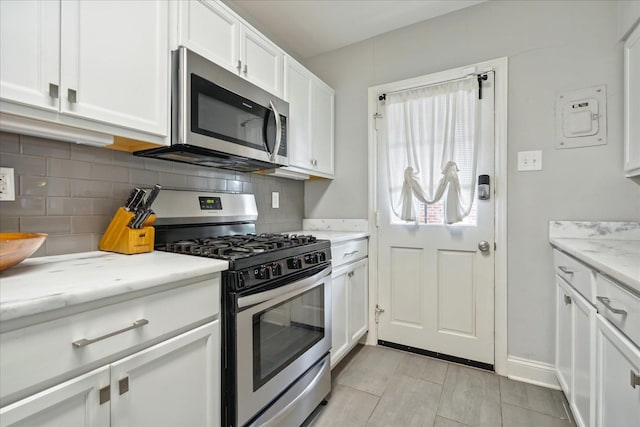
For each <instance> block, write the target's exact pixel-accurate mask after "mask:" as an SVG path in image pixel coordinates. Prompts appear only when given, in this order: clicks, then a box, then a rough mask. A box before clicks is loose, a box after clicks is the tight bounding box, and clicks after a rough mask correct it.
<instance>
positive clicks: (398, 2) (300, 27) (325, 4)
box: [225, 0, 485, 59]
mask: <svg viewBox="0 0 640 427" xmlns="http://www.w3.org/2000/svg"><path fill="white" fill-rule="evenodd" d="M483 1H485V0H474V1H471V0H469V1H463V0H226V1H225V3H226V4H227V5H229V6H230V7H231V8H232V9H234V10H235V11H236V12H238V13H239V14H240V15H242V16H243V17H244V18H245V19H246V20H247V21H249V23H251V24H252V25H254V26H255V27H256V28H257V29H258V30H260V31H262V32H263V33H265V35H266V36H268V37H269V38H270V39H272V40H273V41H275V42H276V43H277V44H279V45H280V46H281V47H282V48H283V49H285V50H287V51H288V53H290V54H291V55H293V56H296V57H298V58H300V59H304V58H309V57H312V56H315V55H318V54H321V53H323V52H328V51H331V50H334V49H338V48H341V47H344V46H347V45H350V44H352V43H355V42H358V41H361V40H366V39H368V38H371V37H374V36H377V35H379V34H383V33H386V32H389V31H392V30H395V29H397V28H402V27H406V26H407V25H411V24H415V23H416V22H420V21H424V20H427V19H430V18H434V17H436V16H440V15H444V14H447V13H449V12H453V11H455V10H458V9H463V8H465V7H469V6H474V5H476V4H478V3H482V2H483Z"/></svg>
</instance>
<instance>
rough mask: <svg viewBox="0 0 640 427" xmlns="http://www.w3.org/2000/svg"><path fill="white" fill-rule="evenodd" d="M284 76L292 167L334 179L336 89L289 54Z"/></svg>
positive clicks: (290, 164)
mask: <svg viewBox="0 0 640 427" xmlns="http://www.w3.org/2000/svg"><path fill="white" fill-rule="evenodd" d="M284 75H285V90H284V96H285V99H286V100H287V101H288V102H289V139H288V143H289V166H290V169H292V170H297V169H304V172H306V173H309V174H311V175H315V176H321V177H324V178H333V173H334V167H333V120H334V91H333V89H331V88H330V87H329V86H327V85H326V84H325V83H323V82H322V81H321V80H320V79H318V78H317V77H316V76H314V75H313V74H312V73H311V72H309V71H308V70H307V69H306V68H304V67H303V66H302V65H300V64H299V63H298V62H296V61H295V60H293V59H292V58H290V57H288V56H287V57H286V58H285V72H284Z"/></svg>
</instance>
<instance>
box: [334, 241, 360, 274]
mask: <svg viewBox="0 0 640 427" xmlns="http://www.w3.org/2000/svg"><path fill="white" fill-rule="evenodd" d="M367 243H368V239H360V240H350V241H348V242H344V243H340V244H337V245H335V246H331V265H332V266H333V268H336V267H338V266H340V265H342V264H346V263H348V262H353V261H356V260H359V259H362V258H366V257H367V247H368V244H367Z"/></svg>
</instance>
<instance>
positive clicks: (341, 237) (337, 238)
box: [286, 230, 369, 245]
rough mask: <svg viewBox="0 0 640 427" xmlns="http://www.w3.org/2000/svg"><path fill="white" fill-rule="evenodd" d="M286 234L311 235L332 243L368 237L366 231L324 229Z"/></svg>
mask: <svg viewBox="0 0 640 427" xmlns="http://www.w3.org/2000/svg"><path fill="white" fill-rule="evenodd" d="M286 234H290V235H291V234H304V235H311V236H314V237H315V238H317V239H319V240H329V241H331V244H332V245H335V244H337V243H343V242H348V241H350V240H358V239H366V238H368V237H369V232H368V231H325V230H298V231H291V232H286Z"/></svg>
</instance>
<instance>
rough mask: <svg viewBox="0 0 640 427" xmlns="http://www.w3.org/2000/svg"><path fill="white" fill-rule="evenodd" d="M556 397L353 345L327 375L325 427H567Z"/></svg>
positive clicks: (320, 422)
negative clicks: (329, 383) (329, 389)
mask: <svg viewBox="0 0 640 427" xmlns="http://www.w3.org/2000/svg"><path fill="white" fill-rule="evenodd" d="M565 406H566V407H567V408H568V405H567V404H566V400H565V399H564V395H563V394H562V392H560V391H556V390H550V389H546V388H543V387H538V386H534V385H531V384H526V383H521V382H517V381H512V380H510V379H508V378H505V377H501V376H498V375H495V374H492V373H490V372H487V371H483V370H479V369H474V368H469V367H466V366H462V365H457V364H454V363H448V362H445V361H441V360H438V359H432V358H429V357H426V356H419V355H415V354H411V353H405V352H402V351H398V350H394V349H390V348H386V347H380V346H377V347H372V346H359V347H358V348H356V349H355V350H354V351H353V352H352V353H351V354H350V355H349V356H347V359H345V360H343V361H342V362H341V363H340V364H339V365H338V366H337V367H336V368H335V369H334V370H333V372H332V392H331V395H330V397H329V403H328V404H327V405H326V406H324V407H322V406H321V407H320V409H319V410H318V411H317V414H316V415H315V417H314V418H313V421H311V423H310V425H311V426H313V427H324V426H345V427H347V426H348V427H355V426H387V427H394V426H397V427H407V426H429V427H431V426H433V427H464V426H491V427H496V426H504V427H514V426H518V427H547V426H548V427H568V426H572V425H573V424H572V420H571V419H570V415H568V412H567V410H566V409H565Z"/></svg>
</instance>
